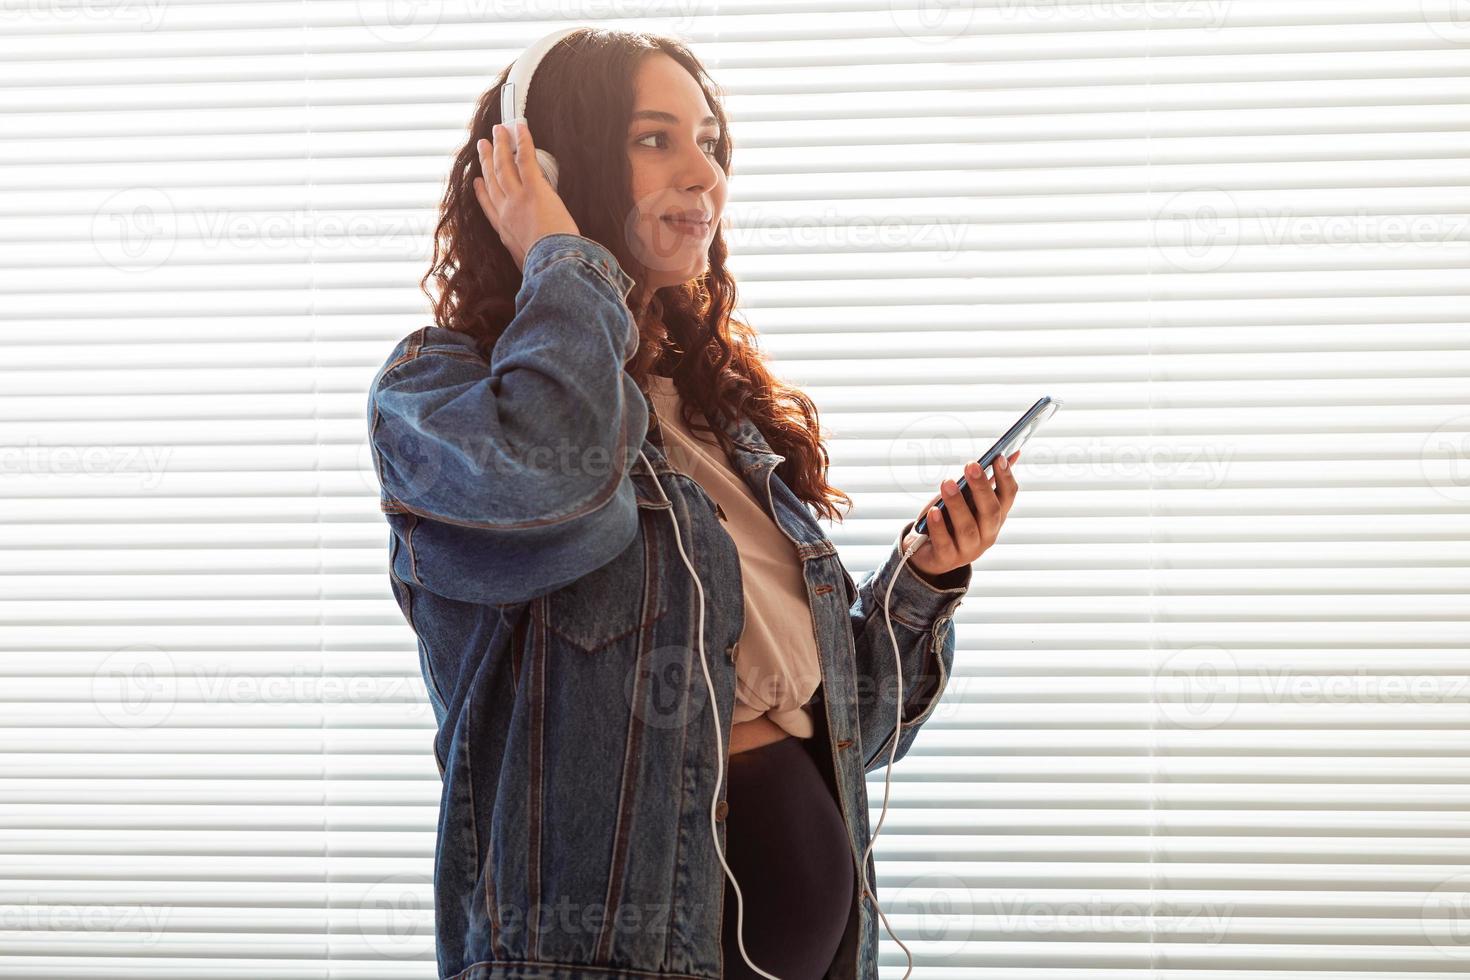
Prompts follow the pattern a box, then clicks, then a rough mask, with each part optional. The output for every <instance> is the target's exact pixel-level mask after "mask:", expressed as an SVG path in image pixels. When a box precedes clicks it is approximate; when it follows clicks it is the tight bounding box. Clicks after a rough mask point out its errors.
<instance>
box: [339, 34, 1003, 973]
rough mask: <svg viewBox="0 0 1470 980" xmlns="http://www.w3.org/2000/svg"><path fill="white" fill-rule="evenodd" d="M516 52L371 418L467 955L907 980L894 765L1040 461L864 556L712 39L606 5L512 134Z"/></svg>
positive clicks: (447, 873)
mask: <svg viewBox="0 0 1470 980" xmlns="http://www.w3.org/2000/svg"><path fill="white" fill-rule="evenodd" d="M504 78H505V75H504V73H503V74H502V76H501V78H500V79H499V80H498V81H497V83H496V85H494V86H492V88H491V89H490V90H489V91H487V92H486V93H485V95H484V96H483V97H482V98H481V100H480V102H479V104H478V107H477V110H476V113H475V118H474V121H473V123H472V125H471V127H470V135H471V140H470V141H469V143H468V144H467V145H466V146H465V147H464V148H463V149H462V150H461V151H460V152H459V155H458V157H457V158H456V161H455V168H454V178H453V179H451V180H450V181H449V184H448V189H447V190H446V193H445V198H444V202H443V208H442V214H441V220H440V223H439V227H438V229H437V235H436V246H435V256H434V264H433V267H432V268H431V270H430V274H429V275H426V276H425V280H424V281H425V282H427V281H428V280H429V278H430V276H433V277H434V279H435V281H436V284H437V286H438V288H439V296H438V297H437V299H436V301H435V305H434V314H435V324H434V325H433V326H428V327H424V328H421V329H420V330H417V331H415V332H414V333H413V334H411V335H409V336H408V337H405V338H404V339H403V340H401V341H399V343H398V344H397V345H396V346H395V347H394V349H393V351H392V352H391V353H390V354H389V356H388V358H387V360H386V361H385V362H384V364H383V366H382V368H381V369H380V370H379V372H378V374H377V376H376V377H375V378H374V381H373V386H372V397H371V399H370V404H369V412H368V418H369V425H370V429H371V446H372V451H373V459H374V465H375V467H376V470H377V475H378V478H379V481H380V483H381V485H382V490H383V492H382V498H381V500H382V507H383V510H384V513H385V515H386V518H387V520H388V523H389V525H390V528H391V531H392V534H391V536H390V538H389V547H390V565H391V575H390V583H391V585H392V588H393V592H394V595H395V597H396V598H397V600H398V603H399V605H400V608H401V609H402V611H403V613H404V616H405V618H406V619H407V620H408V622H409V623H410V625H411V626H412V627H413V629H414V630H415V632H416V634H417V635H418V639H419V654H420V666H421V668H422V670H423V673H424V677H425V681H426V685H427V687H428V690H429V695H430V700H431V703H432V705H433V707H434V710H435V715H436V719H437V721H438V732H437V733H436V737H435V739H434V755H435V759H436V762H437V763H438V765H439V768H440V772H441V775H442V777H443V795H442V797H441V805H440V821H439V829H438V843H437V847H436V855H435V881H434V896H435V928H436V945H437V955H438V962H439V974H440V976H441V978H451V977H452V978H457V980H481V978H485V980H489V978H497V980H498V978H507V980H508V978H511V977H515V978H533V977H543V976H544V977H548V978H550V977H559V978H563V977H564V978H569V980H594V978H595V980H603V978H608V980H611V978H613V977H621V978H626V977H629V976H635V975H636V976H638V977H669V978H699V980H717V978H721V977H725V978H732V977H754V976H762V975H774V976H776V977H779V978H780V980H817V978H827V980H838V978H844V980H857V978H862V980H870V978H876V976H877V966H876V955H877V932H876V926H875V923H874V918H873V914H874V911H875V910H874V908H873V899H874V896H873V894H872V892H871V890H870V889H871V888H872V887H873V886H874V885H875V882H874V881H873V877H874V875H873V867H872V859H871V855H870V854H867V853H866V852H867V848H868V844H869V841H870V839H871V836H870V830H869V827H868V820H867V800H866V794H865V786H864V774H865V773H866V772H868V771H872V770H873V769H877V768H880V767H882V766H884V765H887V764H888V762H889V759H890V757H892V758H902V756H903V754H904V753H905V752H906V751H907V750H908V747H909V745H910V744H911V743H912V741H913V738H914V736H915V735H916V734H917V732H918V728H919V726H920V725H922V723H923V722H924V721H925V720H926V719H927V718H928V717H929V715H930V714H931V713H932V711H933V709H934V707H935V705H936V704H937V703H938V699H939V696H940V694H942V692H943V689H944V686H945V683H946V682H947V678H948V674H949V670H950V667H951V665H952V662H953V655H954V638H953V633H952V630H949V629H948V626H949V624H950V622H951V620H952V617H953V614H954V611H955V608H956V606H957V605H958V604H959V602H960V600H961V599H962V598H963V596H964V594H965V591H966V589H967V588H968V585H969V580H970V563H971V562H973V561H974V560H975V559H976V558H978V557H979V555H980V554H981V553H983V552H984V551H985V550H986V549H987V548H988V547H989V546H990V545H991V544H992V543H993V542H994V540H995V537H996V534H997V532H998V530H999V528H1000V526H1001V524H1002V522H1003V521H1004V519H1005V515H1006V513H1007V512H1008V511H1009V509H1010V507H1011V504H1012V501H1013V500H1014V497H1015V494H1016V491H1017V485H1016V482H1015V479H1014V477H1013V476H1012V475H1011V474H1010V471H1009V468H1008V467H998V469H997V477H996V485H995V487H994V488H993V489H992V488H991V486H990V483H989V481H988V480H987V479H986V478H985V477H984V476H983V474H982V473H980V472H978V471H976V470H972V471H971V472H970V474H969V482H970V483H971V484H972V487H973V489H974V498H975V506H974V507H973V508H972V507H971V506H970V505H968V504H967V503H966V502H965V500H964V498H963V497H961V496H960V495H959V494H958V493H951V492H950V491H951V488H952V485H953V481H945V484H944V485H943V486H942V487H941V490H940V493H941V494H942V495H944V498H945V499H946V501H947V503H946V507H947V510H948V513H949V515H950V517H951V519H952V520H953V524H954V529H953V532H952V533H951V532H950V530H949V529H948V527H947V524H946V521H945V519H944V518H943V517H940V516H937V515H938V513H939V512H938V511H937V510H932V509H930V510H929V513H930V515H931V523H930V528H931V532H930V533H931V538H930V540H928V541H927V542H925V543H924V544H923V545H922V547H920V548H919V549H918V550H917V551H916V552H915V553H914V554H913V555H912V557H911V558H909V560H908V561H907V563H906V564H905V563H903V562H902V556H901V555H900V554H899V553H898V550H897V548H895V552H894V554H892V555H890V557H889V559H888V560H887V561H886V562H885V563H884V565H883V566H882V567H881V568H879V569H877V570H875V571H874V573H873V574H872V575H870V576H869V577H868V578H867V579H866V580H865V581H864V582H863V583H862V585H861V586H859V585H857V584H856V583H854V582H853V581H852V579H851V577H850V576H849V575H847V572H846V570H845V569H844V568H843V567H842V564H841V561H840V560H839V559H838V557H837V555H836V549H835V548H834V547H833V546H832V543H831V542H830V540H828V539H827V538H826V536H825V534H823V532H822V530H821V527H820V525H819V524H817V522H816V520H815V519H814V514H813V512H815V514H817V515H822V516H826V517H829V518H831V517H836V516H838V515H837V514H836V512H835V509H834V507H833V503H834V501H835V500H844V501H847V502H848V503H850V500H849V499H848V498H847V497H846V495H845V494H842V493H841V492H840V491H837V490H835V489H834V488H832V487H831V486H830V485H829V484H828V483H827V482H826V473H825V471H826V463H827V455H826V452H825V449H824V448H823V446H822V441H821V438H820V432H819V427H818V425H817V420H816V411H815V408H814V406H813V404H812V403H811V401H810V400H809V399H807V398H806V397H805V396H804V395H802V394H801V392H799V391H797V390H796V389H794V388H791V387H788V386H785V385H783V384H781V383H780V382H778V381H777V380H776V379H775V378H774V377H773V376H772V374H771V373H770V372H769V370H768V369H767V368H766V366H765V365H764V362H763V359H762V357H761V355H760V354H759V353H758V351H757V348H756V338H755V335H754V333H753V332H752V331H751V330H750V329H749V328H748V327H746V326H745V325H743V324H741V323H739V322H738V321H736V320H734V319H732V318H731V316H730V313H731V310H732V308H733V306H734V297H735V285H734V281H733V280H732V278H731V276H730V274H729V273H728V272H727V271H726V269H725V264H724V260H725V256H726V249H725V244H724V241H723V239H722V237H721V235H720V231H719V229H720V218H721V215H722V213H723V209H724V205H725V200H726V189H727V179H728V175H729V172H730V158H731V141H730V134H729V132H728V129H727V126H726V116H725V113H724V110H723V108H722V106H721V104H720V101H719V98H718V96H717V89H716V88H715V87H714V85H713V83H712V82H711V81H710V80H709V78H708V77H707V75H706V73H705V72H704V69H703V68H702V66H701V65H700V64H699V62H698V61H697V60H696V59H695V58H694V56H693V55H692V54H691V53H690V52H689V51H688V50H687V49H685V48H684V47H683V46H682V45H681V44H679V43H678V42H677V41H674V40H671V39H668V38H663V37H655V36H649V35H645V34H634V33H626V32H619V31H611V30H598V29H587V30H584V31H580V32H578V33H575V34H573V35H571V36H569V37H568V38H566V39H564V40H563V41H562V42H560V43H559V44H558V45H557V46H556V47H554V48H553V49H552V50H551V51H550V52H549V53H548V54H547V55H546V57H545V58H544V60H543V61H542V62H541V64H540V67H539V68H538V69H537V71H536V73H535V76H534V84H533V85H532V86H531V87H530V89H529V92H528V102H527V109H526V118H527V123H528V125H525V126H521V127H518V128H517V129H516V131H514V132H508V131H506V130H505V128H504V127H502V126H501V125H499V111H498V107H499V104H500V99H499V95H500V85H501V83H503V82H504ZM531 133H535V134H536V135H535V139H534V141H533V139H532V137H531ZM537 147H540V148H543V149H547V150H549V151H550V152H552V153H553V154H554V156H555V158H556V160H557V162H558V165H559V181H558V185H557V188H556V189H554V188H553V187H552V186H551V184H550V183H548V182H547V180H546V179H545V178H544V177H543V175H542V173H541V171H540V170H539V169H538V168H537V166H536V163H535V150H536V148H537ZM710 420H714V422H713V424H711V421H710ZM1015 458H1016V457H1015V456H1012V457H1011V459H1012V461H1014V459H1015ZM939 499H940V496H939V495H936V496H935V497H934V498H933V499H932V500H931V501H930V504H931V505H932V504H935V503H937V502H938V501H939ZM922 513H923V512H922V511H921V514H922ZM916 520H917V518H916ZM913 523H914V522H913V521H911V522H909V524H908V525H906V526H905V527H904V529H903V533H902V534H901V536H900V538H901V540H902V541H903V542H904V543H905V544H907V543H908V542H909V541H910V540H912V537H913V536H912V534H911V528H912V525H913ZM681 545H682V551H683V553H684V554H687V555H688V558H689V561H690V563H691V564H692V566H693V569H694V571H695V572H696V573H697V575H698V578H699V584H700V585H701V586H702V596H701V593H700V591H699V590H698V589H696V587H695V582H694V581H693V579H692V577H691V574H690V567H689V566H686V565H685V564H684V561H683V559H682V557H681V547H680V546H681ZM890 589H891V593H890ZM885 595H888V616H885V615H884V609H883V597H884V596H885ZM702 598H703V600H705V601H703V603H701V599H702ZM890 621H891V626H892V629H893V632H892V633H890V631H889V626H890ZM894 640H896V641H897V660H896V659H895V647H894V645H893V641H894ZM737 654H738V655H737ZM900 668H901V672H900ZM900 680H901V682H902V691H903V705H902V706H903V722H902V726H901V728H900V732H899V733H898V735H897V738H895V737H894V735H895V733H894V729H895V727H896V725H897V722H898V717H897V714H898V707H899V705H898V704H897V702H896V699H895V698H894V696H893V694H894V690H895V689H896V687H897V683H898V682H899V681H900ZM710 691H713V695H714V696H713V702H711V699H710V695H709V693H708V692H710ZM722 733H728V740H727V741H724V742H723V744H722V740H721V739H720V738H719V736H720V735H721V734H722ZM717 844H718V847H719V851H718V852H717V851H716V845H717ZM721 852H723V853H725V855H726V856H727V859H728V866H729V869H730V871H731V872H732V873H733V875H734V876H735V879H736V882H737V883H738V885H739V888H740V895H739V899H740V902H739V904H738V905H737V897H736V895H735V892H734V889H733V887H732V886H731V884H730V882H729V881H728V879H727V878H726V876H725V869H724V867H723V866H722V863H721V859H720V853H721ZM865 854H866V860H865V864H866V870H867V881H868V886H869V888H868V889H864V888H863V880H862V871H861V867H862V864H863V863H864V862H863V859H861V858H860V857H859V855H865ZM737 927H738V933H739V934H738V935H737ZM742 940H743V942H742ZM742 947H743V948H742ZM751 962H753V963H754V964H755V966H758V967H760V969H761V970H762V971H765V972H764V973H757V972H755V971H754V970H753V969H752V967H751V965H750V964H751Z"/></svg>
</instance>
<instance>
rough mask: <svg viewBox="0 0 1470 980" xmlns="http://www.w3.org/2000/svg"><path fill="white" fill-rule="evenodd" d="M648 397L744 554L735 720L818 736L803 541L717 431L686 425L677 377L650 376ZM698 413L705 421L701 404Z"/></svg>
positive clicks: (672, 459) (671, 444) (684, 469)
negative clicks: (773, 510)
mask: <svg viewBox="0 0 1470 980" xmlns="http://www.w3.org/2000/svg"><path fill="white" fill-rule="evenodd" d="M649 399H650V400H651V401H652V402H653V407H654V411H655V412H656V413H657V414H658V420H659V423H660V425H661V426H662V429H661V433H662V435H663V442H664V448H665V455H666V456H667V457H668V459H669V464H670V465H671V466H673V468H674V469H676V470H678V471H679V472H680V473H683V474H684V475H686V476H688V477H690V478H691V479H693V480H694V482H696V483H698V484H699V485H700V486H701V487H703V488H704V491H705V492H706V493H708V494H709V496H710V499H711V500H713V501H714V502H715V505H716V508H717V511H716V512H717V513H720V516H721V518H722V519H723V520H724V521H725V530H726V531H728V532H729V534H730V537H731V538H732V539H733V540H734V542H735V549H736V551H738V552H739V554H740V575H741V580H742V582H743V584H744V587H745V589H744V591H745V596H744V602H745V626H744V628H743V629H742V630H741V633H740V639H739V645H738V646H737V647H736V651H735V713H734V717H733V722H732V724H738V723H740V722H742V721H750V720H751V719H753V718H758V717H760V716H761V715H763V714H764V715H766V716H767V717H768V718H769V719H770V720H771V721H773V722H775V723H776V724H777V725H779V726H780V727H781V728H783V729H784V730H785V731H787V732H789V733H790V734H792V735H795V736H796V737H798V738H811V737H812V736H813V735H814V734H815V728H814V727H813V725H812V708H811V707H810V706H809V705H807V701H809V700H810V699H811V696H812V694H813V692H815V691H816V689H817V686H818V685H819V684H820V683H821V682H822V670H821V667H819V666H818V663H817V636H816V630H815V628H814V626H813V624H812V612H811V607H810V605H809V604H808V601H807V589H806V580H805V578H803V576H802V566H801V560H800V559H799V558H797V556H796V546H795V544H793V543H792V541H791V539H790V538H788V537H787V536H786V532H784V531H782V530H781V528H780V527H778V526H777V525H776V522H775V520H773V519H772V517H771V515H770V514H768V513H767V512H766V509H765V507H764V506H763V505H762V503H761V500H760V498H758V497H757V496H756V495H755V494H754V493H753V492H752V491H751V488H750V485H749V484H747V483H746V482H745V480H744V479H742V478H741V476H740V474H739V473H738V472H736V470H735V469H734V468H733V467H732V466H731V465H730V460H729V457H727V456H726V455H725V453H724V451H723V450H721V448H720V444H719V443H718V442H717V441H716V440H715V437H714V435H713V434H712V433H708V432H695V431H694V430H692V429H690V428H689V426H687V425H685V424H684V420H683V419H682V418H681V417H680V414H679V411H680V403H681V401H682V399H680V397H679V392H678V390H677V389H676V388H675V387H674V380H673V379H672V378H666V377H664V376H662V375H657V374H656V375H652V376H650V378H649ZM694 420H695V422H696V423H705V422H706V419H705V418H704V416H703V415H701V414H700V413H699V412H698V411H697V410H696V412H695V414H694ZM709 598H710V597H708V596H706V599H709Z"/></svg>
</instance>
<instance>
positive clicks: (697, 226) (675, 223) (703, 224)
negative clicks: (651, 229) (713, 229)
mask: <svg viewBox="0 0 1470 980" xmlns="http://www.w3.org/2000/svg"><path fill="white" fill-rule="evenodd" d="M660 220H662V221H663V222H664V223H665V224H667V225H670V226H672V227H674V228H677V229H678V230H679V231H685V232H689V233H691V234H693V233H696V232H706V231H709V227H710V223H709V222H708V221H691V220H689V219H688V218H670V217H668V216H667V215H665V216H664V217H663V218H661V219H660Z"/></svg>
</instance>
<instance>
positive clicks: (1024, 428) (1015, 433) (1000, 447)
mask: <svg viewBox="0 0 1470 980" xmlns="http://www.w3.org/2000/svg"><path fill="white" fill-rule="evenodd" d="M1061 407H1062V402H1061V399H1059V398H1052V397H1051V396H1050V395H1042V396H1041V397H1040V398H1038V399H1037V400H1036V404H1035V405H1032V406H1031V407H1030V408H1028V409H1026V411H1025V412H1024V413H1023V414H1022V415H1021V417H1020V418H1018V419H1017V420H1016V424H1015V425H1013V426H1011V427H1010V428H1009V429H1007V430H1006V434H1005V435H1003V436H1001V437H1000V438H999V439H997V440H995V445H993V446H991V447H990V448H989V449H987V450H985V454H984V455H982V456H981V457H980V458H979V459H977V460H976V462H977V463H979V464H980V468H981V469H982V470H989V469H990V466H991V464H993V463H994V462H995V460H996V458H997V457H1000V456H1009V455H1010V454H1011V453H1013V452H1015V451H1016V450H1017V449H1020V448H1021V447H1022V446H1024V445H1025V444H1026V440H1027V439H1030V438H1031V433H1033V432H1035V431H1036V427H1037V426H1039V425H1040V424H1041V423H1043V422H1045V421H1046V420H1047V419H1049V418H1051V417H1052V415H1054V414H1055V413H1056V410H1057V409H1059V408H1061ZM994 475H995V474H994V472H993V471H991V472H988V473H986V474H985V476H986V478H987V479H989V478H990V477H993V476H994ZM955 484H956V485H957V486H958V487H959V488H960V493H961V494H962V495H963V496H964V498H965V503H966V504H968V505H969V506H970V507H974V506H975V497H974V496H973V495H972V494H971V493H970V488H969V486H968V485H967V484H966V483H965V478H964V476H963V475H961V476H960V478H959V479H958V480H956V481H955ZM934 506H936V507H938V508H939V513H940V514H941V515H942V516H943V517H944V527H945V529H946V530H947V531H949V533H950V534H954V522H953V521H951V520H950V519H949V514H948V513H946V512H945V510H946V509H945V506H944V500H943V498H941V499H940V501H939V503H937V504H935V505H934ZM914 530H915V531H917V532H919V533H920V534H928V533H929V514H928V512H927V511H926V512H925V513H924V516H923V517H922V518H921V519H920V520H919V523H917V524H915V525H914Z"/></svg>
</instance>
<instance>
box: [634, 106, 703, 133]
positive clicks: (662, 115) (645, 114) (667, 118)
mask: <svg viewBox="0 0 1470 980" xmlns="http://www.w3.org/2000/svg"><path fill="white" fill-rule="evenodd" d="M633 118H634V119H652V120H653V121H654V122H662V123H668V124H669V125H671V126H677V125H679V117H678V116H676V115H674V114H673V113H672V112H660V111H659V110H657V109H640V110H638V111H637V112H635V113H633ZM719 125H720V121H719V120H718V119H716V118H715V117H714V116H705V117H704V118H703V119H701V120H700V121H699V126H700V128H701V129H704V128H707V127H710V126H714V127H716V128H718V127H719Z"/></svg>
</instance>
